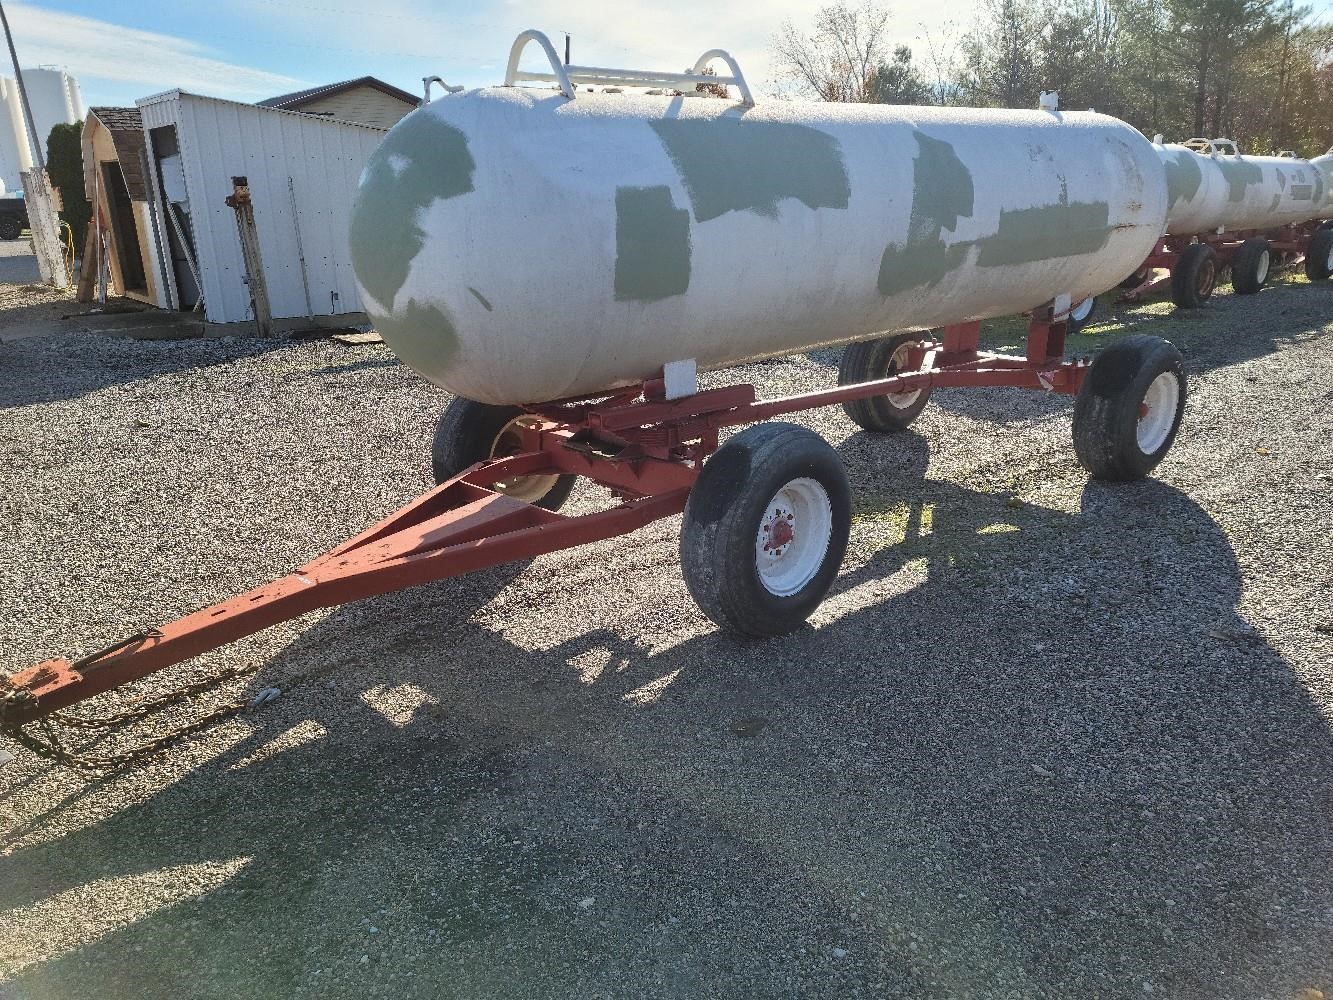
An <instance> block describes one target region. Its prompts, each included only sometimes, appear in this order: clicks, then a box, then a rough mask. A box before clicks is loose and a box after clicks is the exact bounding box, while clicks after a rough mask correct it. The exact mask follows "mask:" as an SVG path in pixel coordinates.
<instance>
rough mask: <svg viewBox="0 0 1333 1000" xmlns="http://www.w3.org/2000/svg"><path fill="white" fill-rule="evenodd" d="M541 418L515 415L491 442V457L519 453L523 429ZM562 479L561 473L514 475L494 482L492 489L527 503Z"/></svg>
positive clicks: (539, 497) (549, 489)
mask: <svg viewBox="0 0 1333 1000" xmlns="http://www.w3.org/2000/svg"><path fill="white" fill-rule="evenodd" d="M538 419H539V418H537V417H533V416H530V415H528V414H524V415H523V416H520V417H515V418H514V419H513V420H511V421H509V423H507V424H505V425H504V426H503V427H501V428H500V433H499V434H497V435H495V440H494V441H492V442H491V454H490V457H491V458H504V457H505V456H506V455H517V454H518V453H519V451H520V450H522V446H523V438H522V429H523V427H524V426H525V425H527V424H531V423H533V422H534V421H536V420H538ZM559 481H560V477H559V475H555V474H552V475H546V476H541V475H538V476H514V477H513V478H512V479H501V480H500V481H499V482H497V483H494V484H493V485H492V486H491V489H493V490H495V492H497V493H503V494H505V496H511V497H513V498H514V499H515V500H523V501H525V502H527V503H536V502H537V501H538V500H540V499H541V498H542V497H544V496H546V494H548V493H550V492H551V490H552V489H554V488H555V484H556V483H558V482H559Z"/></svg>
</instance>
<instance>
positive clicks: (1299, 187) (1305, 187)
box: [1291, 184, 1314, 201]
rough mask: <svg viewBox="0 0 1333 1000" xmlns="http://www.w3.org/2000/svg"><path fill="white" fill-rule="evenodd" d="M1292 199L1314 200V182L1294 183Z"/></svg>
mask: <svg viewBox="0 0 1333 1000" xmlns="http://www.w3.org/2000/svg"><path fill="white" fill-rule="evenodd" d="M1291 199H1292V201H1313V200H1314V185H1313V184H1293V185H1292V186H1291Z"/></svg>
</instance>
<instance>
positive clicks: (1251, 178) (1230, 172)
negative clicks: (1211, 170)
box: [1216, 156, 1264, 201]
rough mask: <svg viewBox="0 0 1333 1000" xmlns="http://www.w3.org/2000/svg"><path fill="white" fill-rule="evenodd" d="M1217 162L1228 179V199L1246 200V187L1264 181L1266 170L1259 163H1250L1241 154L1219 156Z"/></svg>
mask: <svg viewBox="0 0 1333 1000" xmlns="http://www.w3.org/2000/svg"><path fill="white" fill-rule="evenodd" d="M1216 162H1217V165H1218V167H1220V168H1221V170H1222V176H1223V177H1225V178H1226V180H1227V185H1228V191H1227V200H1228V201H1244V200H1245V189H1246V188H1248V187H1249V186H1250V185H1251V184H1262V183H1263V180H1264V171H1263V168H1262V167H1260V166H1259V164H1257V163H1250V162H1248V161H1247V160H1244V159H1242V158H1241V157H1239V156H1234V157H1233V156H1223V157H1219V158H1218V159H1217V161H1216Z"/></svg>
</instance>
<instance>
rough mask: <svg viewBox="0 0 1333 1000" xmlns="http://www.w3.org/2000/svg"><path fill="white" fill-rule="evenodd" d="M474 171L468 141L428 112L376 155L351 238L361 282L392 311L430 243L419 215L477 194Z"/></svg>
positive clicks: (359, 196)
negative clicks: (451, 200)
mask: <svg viewBox="0 0 1333 1000" xmlns="http://www.w3.org/2000/svg"><path fill="white" fill-rule="evenodd" d="M476 167H477V165H476V163H475V162H474V161H473V159H472V154H471V153H470V152H469V151H468V144H467V136H465V135H464V134H463V133H462V132H461V131H460V130H459V129H457V128H455V127H454V126H452V125H450V124H449V123H448V122H446V121H443V120H441V119H440V118H438V117H437V116H436V115H433V114H431V113H430V112H429V111H428V110H425V109H423V110H421V111H415V112H413V113H412V114H410V115H408V116H407V117H406V118H404V119H403V120H402V121H401V122H399V123H398V124H397V125H395V126H394V127H393V129H392V130H391V131H390V132H389V134H388V135H387V136H385V138H384V141H383V142H382V143H380V145H379V148H378V149H376V150H375V152H374V153H372V154H371V156H370V162H369V163H367V164H366V169H365V171H364V172H363V173H362V175H361V184H360V187H358V188H357V192H356V198H355V200H354V201H353V202H352V220H351V227H350V233H349V237H350V243H351V251H352V267H353V269H354V270H355V271H356V277H357V280H358V281H360V282H361V286H362V287H363V288H364V289H365V290H366V291H367V292H369V293H370V294H371V295H373V296H374V297H375V301H377V302H379V303H380V305H381V306H383V307H384V308H385V309H386V310H388V309H392V308H393V300H394V296H396V295H397V294H398V290H399V289H400V288H402V287H403V282H404V281H406V280H407V273H408V271H409V270H410V268H411V266H412V260H413V258H414V257H416V255H417V253H418V252H420V250H421V246H422V243H423V242H424V241H425V238H426V234H425V233H424V232H422V230H421V228H420V226H419V225H418V224H417V217H418V213H419V212H420V211H421V210H422V209H424V208H427V207H428V206H429V205H431V204H432V203H433V202H435V201H438V200H440V199H442V198H456V197H458V196H459V195H461V194H467V193H468V192H469V191H471V190H472V175H473V173H474V171H475V170H476Z"/></svg>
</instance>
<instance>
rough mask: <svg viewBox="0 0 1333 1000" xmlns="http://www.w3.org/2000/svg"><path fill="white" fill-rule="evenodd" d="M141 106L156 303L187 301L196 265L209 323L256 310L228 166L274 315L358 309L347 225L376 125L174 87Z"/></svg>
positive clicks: (375, 141)
mask: <svg viewBox="0 0 1333 1000" xmlns="http://www.w3.org/2000/svg"><path fill="white" fill-rule="evenodd" d="M138 106H139V110H140V112H141V114H142V117H143V129H144V135H145V139H146V148H147V158H148V165H149V182H150V188H151V190H150V197H151V198H152V199H153V204H154V208H155V209H156V211H155V212H154V213H153V214H154V216H155V218H156V234H155V238H154V241H153V242H154V244H155V245H154V246H153V247H152V248H151V249H150V248H145V256H148V255H150V254H151V257H152V261H151V265H150V266H152V267H154V268H157V269H158V273H159V274H160V276H161V278H162V280H161V281H160V282H157V285H158V287H160V288H161V293H160V294H159V295H158V296H157V299H158V301H157V304H158V305H159V306H161V307H163V308H167V309H187V310H188V309H191V308H193V307H194V306H195V304H196V302H197V301H198V299H199V291H200V289H198V288H196V285H195V280H194V276H195V275H196V274H197V275H198V277H199V284H200V285H201V286H202V289H201V290H202V293H203V309H204V312H205V317H206V319H207V320H208V321H209V322H210V323H243V322H246V321H247V320H252V319H253V312H252V309H251V301H250V291H249V287H248V285H247V284H246V281H245V277H246V272H245V264H244V261H243V259H242V256H241V244H240V239H239V236H238V232H237V223H236V214H235V212H234V211H233V210H232V209H231V208H229V207H227V205H226V199H227V197H228V196H229V195H230V194H231V193H232V180H231V179H232V177H235V176H244V177H246V178H247V179H248V182H249V187H250V192H251V198H252V202H253V205H254V215H255V224H256V229H257V231H258V237H259V244H260V250H261V253H262V258H263V269H264V276H265V283H266V285H267V288H268V297H269V300H270V304H271V308H272V313H273V318H274V319H275V321H277V325H278V326H279V327H282V326H286V327H288V328H290V327H293V326H301V325H304V324H319V325H329V324H331V323H344V324H350V323H356V322H361V321H363V320H364V314H363V313H362V307H361V301H360V298H359V296H358V295H357V291H356V284H355V282H354V281H353V278H352V267H351V263H350V261H349V258H348V250H347V227H348V218H349V215H350V213H351V206H352V198H353V196H354V194H355V192H356V186H357V181H358V179H359V177H360V175H361V170H362V168H363V167H364V166H365V164H366V161H367V159H368V158H369V157H370V153H371V151H372V150H373V149H374V148H375V147H376V146H377V145H379V143H380V140H381V139H382V138H383V137H384V130H383V129H380V128H374V127H371V126H367V125H358V124H353V123H350V122H343V121H336V120H333V119H331V118H326V117H315V116H311V115H305V114H296V113H292V112H288V111H280V110H276V109H272V108H265V107H257V106H255V105H251V104H239V103H236V102H234V101H224V100H218V99H216V98H211V97H200V96H198V95H195V94H187V93H184V92H183V91H180V90H172V91H169V92H167V93H164V94H158V95H156V96H154V97H147V98H144V99H143V100H141V101H139V102H138ZM173 217H174V221H173ZM182 237H183V239H182ZM349 314H353V315H349Z"/></svg>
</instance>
